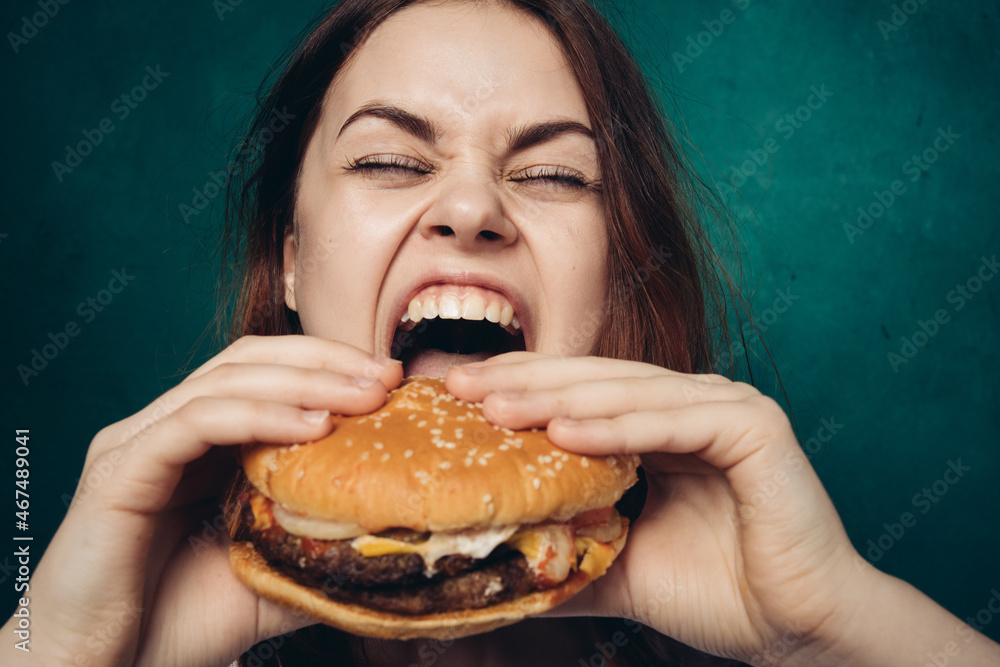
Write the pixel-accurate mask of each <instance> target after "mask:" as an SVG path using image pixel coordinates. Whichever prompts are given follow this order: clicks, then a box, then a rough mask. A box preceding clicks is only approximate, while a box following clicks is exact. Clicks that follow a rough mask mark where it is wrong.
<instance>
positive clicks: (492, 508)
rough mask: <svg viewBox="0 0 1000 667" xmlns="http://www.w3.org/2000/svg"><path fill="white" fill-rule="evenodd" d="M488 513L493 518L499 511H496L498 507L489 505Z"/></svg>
mask: <svg viewBox="0 0 1000 667" xmlns="http://www.w3.org/2000/svg"><path fill="white" fill-rule="evenodd" d="M486 511H487V512H489V513H490V516H492V515H494V514H496V511H497V510H496V506H495V505H494V504H493V503H490V504H489V505H488V506H487V507H486Z"/></svg>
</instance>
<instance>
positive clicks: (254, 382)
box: [86, 336, 402, 465]
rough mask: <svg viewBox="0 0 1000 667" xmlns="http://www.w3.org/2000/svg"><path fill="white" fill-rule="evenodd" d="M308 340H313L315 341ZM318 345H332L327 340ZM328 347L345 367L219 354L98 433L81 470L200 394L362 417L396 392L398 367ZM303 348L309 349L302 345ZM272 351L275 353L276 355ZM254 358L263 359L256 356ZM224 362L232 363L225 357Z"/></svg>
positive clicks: (345, 348)
mask: <svg viewBox="0 0 1000 667" xmlns="http://www.w3.org/2000/svg"><path fill="white" fill-rule="evenodd" d="M277 338H282V337H277ZM283 338H285V343H289V344H290V347H291V348H295V349H299V348H301V347H302V346H300V345H298V344H297V343H295V342H293V341H290V340H288V339H291V338H306V337H304V336H296V337H293V336H288V337H283ZM241 340H242V339H241ZM261 340H263V339H261ZM312 340H315V341H319V340H320V339H312ZM257 342H260V341H257ZM257 342H255V343H254V346H256V345H257ZM320 342H323V343H333V341H320ZM248 345H249V344H248ZM334 346H335V347H337V346H339V347H338V350H339V351H340V352H346V353H347V355H348V363H345V364H343V369H342V370H330V369H329V368H326V365H328V364H327V362H328V361H329V360H326V361H324V359H323V358H322V357H321V356H316V357H314V358H313V362H314V365H313V366H309V365H295V364H291V363H289V362H290V361H294V360H296V357H295V355H292V354H289V355H288V357H287V358H284V357H282V358H281V359H280V360H279V361H276V362H274V363H267V362H264V361H261V362H260V363H256V362H251V361H247V362H244V363H237V362H220V361H219V358H220V357H221V356H222V354H224V353H222V354H220V355H219V356H217V357H215V358H214V359H213V360H212V361H210V362H208V363H207V364H205V365H204V366H202V367H201V368H199V369H198V370H197V371H195V373H192V375H191V376H190V377H188V378H187V379H186V380H185V381H184V382H182V383H180V384H179V385H177V386H176V387H174V388H173V389H171V390H170V391H168V392H166V393H165V394H163V395H162V396H160V397H159V398H158V399H156V400H155V401H153V402H152V403H150V404H149V405H147V406H146V407H145V408H143V409H142V410H140V411H139V412H138V413H136V414H135V415H133V416H132V417H129V418H128V419H126V420H124V421H122V422H118V423H117V424H114V425H112V426H110V427H108V428H106V429H105V430H104V431H102V433H100V434H98V436H97V437H96V438H94V444H93V445H92V447H91V451H88V453H87V461H86V465H89V464H90V463H91V461H92V460H93V459H94V458H96V457H97V456H100V455H101V454H103V453H105V452H106V451H108V450H109V449H111V448H113V447H117V446H119V445H121V444H123V443H124V442H126V441H128V440H130V439H132V438H133V437H134V436H135V435H136V434H137V433H139V432H140V431H143V430H145V429H146V428H148V427H149V426H151V425H152V424H154V423H156V422H158V421H160V420H162V419H164V418H165V417H167V416H169V415H170V414H172V413H173V412H174V411H175V410H177V409H178V408H180V407H181V406H182V405H184V404H185V403H187V402H188V401H190V400H191V399H193V398H194V397H196V396H201V395H217V396H225V395H228V396H233V397H241V398H249V399H258V400H275V399H281V398H287V402H289V403H292V404H295V405H299V406H300V407H309V408H316V409H325V410H330V411H331V412H332V413H334V414H364V413H366V412H371V411H372V410H375V409H377V408H378V407H379V406H381V405H382V404H383V403H384V402H385V395H386V388H387V387H389V388H392V387H396V386H398V385H399V383H400V381H401V380H402V367H401V366H400V365H399V364H396V363H393V364H392V365H391V366H385V365H383V364H381V363H377V362H375V361H373V360H372V358H371V357H370V356H368V357H367V363H366V362H365V360H364V358H363V357H362V356H359V355H366V353H364V352H361V351H360V350H358V349H357V348H354V347H352V346H349V345H343V344H340V343H336V344H334ZM260 347H262V348H271V347H274V346H269V345H262V346H260ZM278 347H281V346H278ZM285 347H289V345H285ZM305 347H311V346H310V345H306V346H305ZM321 347H322V346H321ZM341 348H342V349H341ZM278 351H279V352H280V350H278ZM271 352H273V350H268V354H270V353H271ZM256 356H266V355H260V354H257V355H256ZM279 356H280V355H279ZM230 358H232V356H231V355H230ZM299 360H301V359H299ZM371 364H375V365H376V366H377V367H378V369H381V370H380V374H378V375H377V376H373V375H372V374H371V373H370V372H369V371H370V370H371V369H372V368H373V367H372V365H371ZM206 368H207V370H206Z"/></svg>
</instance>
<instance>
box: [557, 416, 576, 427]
mask: <svg viewBox="0 0 1000 667" xmlns="http://www.w3.org/2000/svg"><path fill="white" fill-rule="evenodd" d="M559 423H560V424H562V425H563V426H579V425H580V420H579V419H573V418H572V417H559Z"/></svg>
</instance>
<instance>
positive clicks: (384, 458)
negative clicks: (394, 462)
mask: <svg viewBox="0 0 1000 667" xmlns="http://www.w3.org/2000/svg"><path fill="white" fill-rule="evenodd" d="M388 460H389V452H386V453H385V454H383V455H382V463H385V462H386V461H388Z"/></svg>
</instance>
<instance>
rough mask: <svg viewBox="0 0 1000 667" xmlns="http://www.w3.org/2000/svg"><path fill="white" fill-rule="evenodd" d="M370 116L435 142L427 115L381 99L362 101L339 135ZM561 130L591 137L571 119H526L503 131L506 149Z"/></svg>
mask: <svg viewBox="0 0 1000 667" xmlns="http://www.w3.org/2000/svg"><path fill="white" fill-rule="evenodd" d="M366 116H371V117H374V118H381V119H383V120H387V121H389V122H390V123H392V124H393V125H395V126H396V127H398V128H399V129H401V130H403V131H404V132H407V133H408V134H412V135H413V136H415V137H417V138H418V139H421V140H423V141H424V142H426V143H428V144H433V143H436V142H437V140H438V137H439V136H440V132H439V131H438V129H437V127H436V126H435V125H434V123H433V122H431V121H430V120H429V119H427V118H424V117H422V116H418V115H416V114H413V113H410V112H409V111H407V110H406V109H401V108H400V107H397V106H393V105H391V104H383V103H381V102H371V103H369V104H365V105H364V106H362V107H361V108H359V109H358V110H357V111H355V112H354V113H353V114H351V116H350V118H348V119H347V120H346V121H345V122H344V124H343V125H342V126H341V127H340V132H338V133H337V136H338V137H339V136H340V135H341V134H343V133H344V130H346V129H347V127H348V126H349V125H350V124H351V123H353V122H354V121H356V120H359V119H361V118H364V117H366ZM564 134H580V135H583V136H585V137H587V138H588V139H593V138H594V133H593V132H592V131H591V129H590V128H589V127H587V126H586V125H584V124H583V123H580V122H578V121H575V120H551V121H543V122H540V123H530V124H528V125H522V126H519V127H515V128H512V129H511V130H509V131H508V132H507V150H509V151H510V152H517V151H521V150H524V149H526V148H531V147H532V146H537V145H539V144H543V143H545V142H547V141H551V140H553V139H555V138H556V137H560V136H562V135H564Z"/></svg>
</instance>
